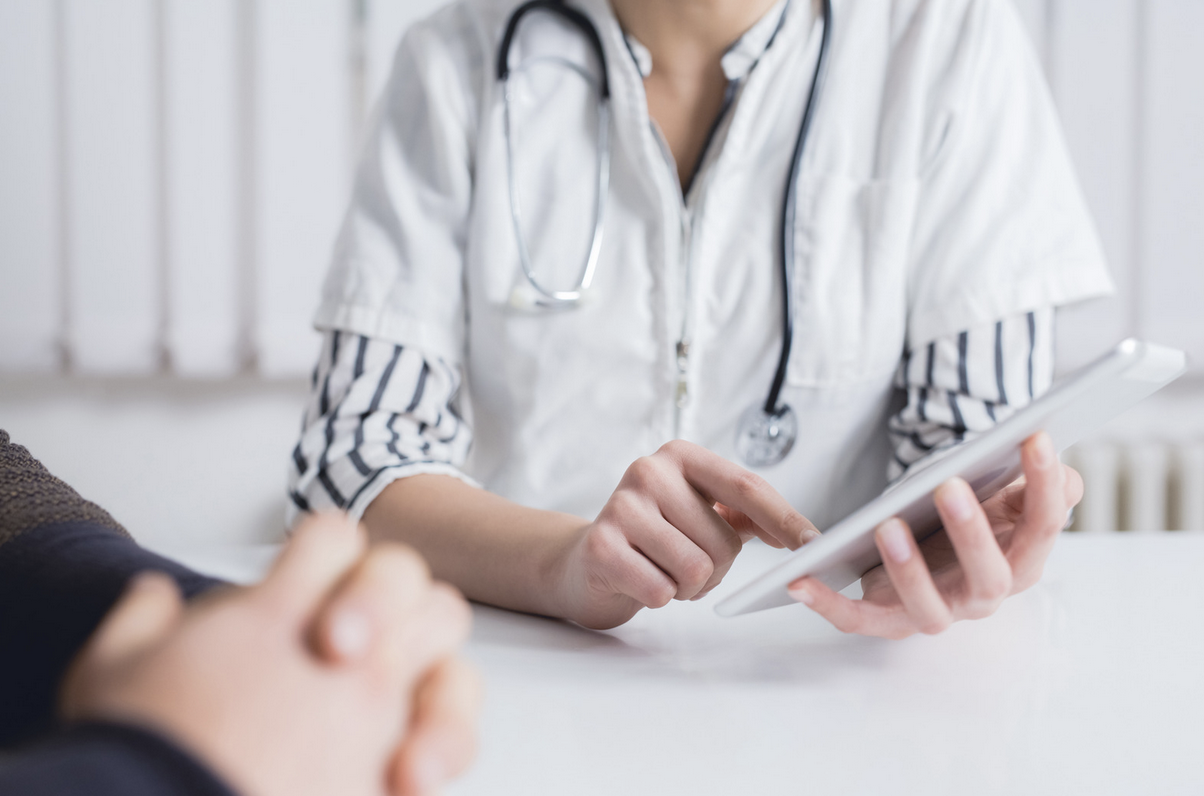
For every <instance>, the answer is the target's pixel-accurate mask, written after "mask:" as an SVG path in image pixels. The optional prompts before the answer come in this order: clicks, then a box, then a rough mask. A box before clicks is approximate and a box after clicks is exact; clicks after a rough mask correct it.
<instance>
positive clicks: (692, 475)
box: [661, 440, 819, 550]
mask: <svg viewBox="0 0 1204 796" xmlns="http://www.w3.org/2000/svg"><path fill="white" fill-rule="evenodd" d="M661 451H662V452H664V454H665V455H667V456H669V457H671V458H672V459H673V460H674V461H675V462H676V463H677V464H678V466H679V468H680V469H681V473H682V476H683V477H684V478H685V479H686V481H687V482H688V483H689V484H690V485H691V486H692V487H694V488H695V489H696V490H698V491H699V492H700V493H702V495H703V497H705V498H706V499H707V500H708V501H709V502H711V503H722V504H724V505H725V506H728V507H730V508H733V509H736V510H737V511H740V512H743V513H744V514H745V515H746V516H747V517H748V518H749V519H750V520H752V521H753V523H754V524H755V525H756V527H757V529H758V531H757V535H758V536H761V537H762V538H765V537H766V536H768V537H769V538H767V539H766V541H769V542H770V543H773V542H777V543H780V544H782V545H785V546H786V547H788V548H790V549H791V550H795V549H797V548H799V547H802V545H803V544H804V543H806V542H809V541H811V540H812V539H814V538H815V537H816V536H818V535H819V531H818V530H817V529H816V527H815V526H814V525H813V524H812V523H811V521H810V520H808V519H807V518H806V517H804V516H803V515H802V514H799V513H798V512H797V511H795V510H794V507H793V506H791V505H790V504H789V503H788V502H787V501H786V498H784V497H782V496H781V495H780V494H778V491H777V490H776V489H774V488H773V487H772V486H770V484H769V482H768V481H766V480H765V479H764V478H762V477H761V476H759V475H757V474H756V473H752V472H749V471H748V470H745V469H744V468H743V467H740V466H739V465H737V464H733V463H732V462H729V461H728V460H727V459H724V458H723V457H722V456H720V455H718V454H716V453H712V452H711V451H709V450H707V449H706V448H703V447H701V446H699V445H694V444H693V443H689V442H683V441H681V440H676V441H674V442H670V443H668V444H667V445H665V446H664V447H663V448H661Z"/></svg>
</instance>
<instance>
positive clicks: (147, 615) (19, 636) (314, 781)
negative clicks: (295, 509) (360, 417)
mask: <svg viewBox="0 0 1204 796" xmlns="http://www.w3.org/2000/svg"><path fill="white" fill-rule="evenodd" d="M135 573H141V574H135ZM215 586H219V584H218V583H217V582H216V581H212V580H210V579H206V578H203V577H201V576H198V575H196V574H195V573H192V572H189V571H188V570H186V569H184V568H182V567H180V566H179V565H176V564H174V563H172V562H169V561H166V560H164V559H162V558H159V557H157V556H154V555H153V554H150V553H148V552H147V551H145V550H142V549H141V548H139V547H138V546H137V545H136V544H134V542H133V541H132V540H131V539H130V538H129V537H128V535H127V534H125V533H124V531H123V530H121V528H120V526H118V525H117V523H116V522H114V521H113V519H112V518H111V517H110V516H109V515H108V514H107V513H105V512H104V511H103V510H101V509H99V508H98V507H96V506H95V505H93V504H91V503H88V502H87V501H85V500H83V499H82V498H80V497H79V495H78V494H76V493H75V492H74V491H73V490H71V488H70V487H68V486H67V485H66V484H64V483H63V482H62V481H59V480H58V479H55V478H54V477H53V476H51V475H50V474H49V473H48V472H47V471H46V470H45V468H43V467H42V466H41V465H40V464H39V463H38V462H37V461H35V460H34V459H33V458H32V457H31V456H30V455H29V454H28V453H27V452H26V451H25V449H24V448H21V447H19V446H16V445H12V444H10V443H9V439H8V435H7V434H5V433H4V432H2V431H0V646H2V648H3V655H0V749H3V751H2V752H0V795H2V796H10V794H22V795H23V796H39V795H40V794H76V793H79V794H84V793H87V794H93V795H96V796H107V794H130V795H131V796H144V795H145V796H152V795H153V796H159V795H160V794H162V795H163V796H167V795H168V794H171V795H173V796H174V794H206V795H208V794H214V796H217V795H218V794H220V795H221V796H230V795H231V794H235V793H237V794H243V795H244V796H274V795H275V794H281V796H283V795H284V794H290V796H293V795H300V796H304V795H305V794H349V795H351V796H355V795H358V794H395V795H396V796H401V795H402V794H421V793H432V792H435V791H437V790H438V789H439V788H440V787H441V786H442V785H443V784H444V783H445V782H446V780H447V779H448V778H450V777H451V776H454V775H455V774H458V773H459V772H460V771H461V770H462V769H463V768H464V767H466V765H467V763H468V761H469V758H470V757H471V753H472V748H473V745H474V738H473V727H474V723H475V714H476V703H477V691H478V688H477V684H476V677H475V674H474V673H473V672H472V670H471V669H469V668H468V667H467V665H466V664H464V663H463V662H462V661H461V660H460V659H459V658H457V657H456V650H457V649H458V647H459V646H460V644H461V643H462V642H463V640H464V638H465V636H466V634H467V629H468V620H469V613H468V610H467V606H466V604H465V603H464V601H463V599H462V598H460V597H459V595H458V594H456V593H455V592H454V591H453V590H452V589H451V588H450V587H448V586H446V585H444V584H440V583H436V582H432V581H431V579H430V576H429V574H428V571H427V569H426V566H425V564H424V563H423V562H422V560H421V559H420V558H419V557H418V556H417V555H415V554H414V553H413V552H411V551H409V550H408V549H406V548H402V547H400V546H392V547H380V548H374V549H373V550H372V551H370V552H369V551H367V550H366V547H365V542H364V537H363V534H362V533H361V532H360V531H359V530H358V529H357V528H355V527H354V526H353V525H351V524H349V523H348V522H347V521H346V520H343V519H340V518H335V517H319V518H315V519H313V520H312V521H309V522H307V523H306V524H305V525H304V526H302V527H301V528H300V529H299V530H298V532H297V534H296V535H295V536H294V538H293V540H292V541H291V542H290V544H289V545H288V547H287V548H286V549H285V551H284V553H283V554H282V555H281V557H280V559H279V560H278V561H277V562H276V564H275V566H274V567H273V569H272V571H271V573H270V574H269V575H268V576H267V578H266V579H265V581H264V582H263V583H262V584H260V585H257V586H254V587H251V588H246V589H235V588H228V587H223V588H214V587H215ZM182 593H183V595H185V596H189V597H196V599H193V600H192V601H191V602H188V603H185V602H184V601H183V599H182ZM198 595H200V596H198ZM114 603H116V604H115V605H114ZM110 606H112V607H111V610H110ZM89 637H90V638H89ZM16 744H22V745H24V748H23V749H22V750H20V751H17V752H15V753H12V754H10V750H11V748H12V747H13V746H14V745H16Z"/></svg>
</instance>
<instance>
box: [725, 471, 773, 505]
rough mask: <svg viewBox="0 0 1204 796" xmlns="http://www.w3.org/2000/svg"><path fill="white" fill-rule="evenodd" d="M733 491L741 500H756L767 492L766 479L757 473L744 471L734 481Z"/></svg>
mask: <svg viewBox="0 0 1204 796" xmlns="http://www.w3.org/2000/svg"><path fill="white" fill-rule="evenodd" d="M732 489H733V490H734V491H735V492H736V494H737V495H739V496H740V497H741V498H745V499H747V498H754V497H757V496H758V495H760V494H761V493H762V492H763V491H764V490H765V479H764V478H762V477H761V476H759V475H757V474H756V473H750V472H749V471H747V470H743V471H741V472H740V473H738V474H737V475H736V477H735V479H734V480H733V481H732Z"/></svg>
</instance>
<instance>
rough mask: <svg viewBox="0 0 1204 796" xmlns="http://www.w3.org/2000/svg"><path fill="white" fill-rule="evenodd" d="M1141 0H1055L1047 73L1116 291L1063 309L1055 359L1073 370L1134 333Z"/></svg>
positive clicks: (1063, 366)
mask: <svg viewBox="0 0 1204 796" xmlns="http://www.w3.org/2000/svg"><path fill="white" fill-rule="evenodd" d="M1139 2H1140V0H1057V2H1055V3H1054V4H1053V5H1052V7H1051V8H1052V14H1051V17H1050V21H1051V25H1050V37H1051V39H1050V70H1049V72H1050V80H1051V86H1052V88H1053V92H1054V97H1055V99H1056V102H1057V105H1058V111H1059V114H1060V116H1061V118H1062V125H1063V128H1064V129H1065V131H1066V140H1067V144H1068V146H1069V148H1070V152H1071V156H1072V157H1073V159H1074V163H1075V167H1076V170H1077V172H1078V175H1079V180H1080V182H1081V184H1082V186H1083V191H1084V193H1085V195H1086V198H1087V202H1088V205H1089V206H1090V208H1091V212H1092V215H1093V217H1094V219H1095V222H1096V228H1097V229H1098V230H1099V233H1100V237H1101V239H1102V242H1103V245H1104V252H1105V254H1106V255H1107V258H1108V262H1109V265H1110V267H1111V269H1112V274H1113V276H1114V278H1115V280H1116V283H1117V287H1118V291H1117V294H1116V295H1115V296H1113V297H1110V298H1106V299H1098V300H1095V301H1091V302H1087V303H1085V304H1082V305H1079V306H1074V307H1069V308H1065V309H1063V310H1060V311H1059V318H1058V320H1059V323H1058V365H1059V367H1060V368H1061V369H1062V370H1073V369H1075V368H1077V367H1080V366H1082V365H1085V364H1086V363H1088V362H1090V361H1091V360H1093V359H1094V358H1095V357H1096V356H1097V355H1099V354H1100V353H1101V352H1102V351H1104V350H1105V349H1106V348H1108V347H1109V346H1110V345H1112V344H1113V343H1115V342H1116V341H1117V340H1121V339H1123V338H1124V337H1126V336H1129V335H1131V334H1132V333H1133V323H1132V319H1133V301H1134V297H1133V294H1132V288H1131V285H1132V284H1133V281H1134V278H1135V271H1134V263H1133V255H1134V252H1135V237H1134V236H1135V221H1136V205H1135V202H1134V197H1135V195H1136V188H1137V137H1136V130H1137V119H1136V113H1137V80H1136V75H1137V74H1138V56H1139V48H1138V44H1137V33H1136V32H1137V31H1138V30H1139V26H1138V14H1139V9H1138V3H1139Z"/></svg>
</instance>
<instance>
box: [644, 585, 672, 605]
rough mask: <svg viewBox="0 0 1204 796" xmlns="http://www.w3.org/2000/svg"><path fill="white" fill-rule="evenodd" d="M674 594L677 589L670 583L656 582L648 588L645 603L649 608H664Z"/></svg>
mask: <svg viewBox="0 0 1204 796" xmlns="http://www.w3.org/2000/svg"><path fill="white" fill-rule="evenodd" d="M676 596H677V589H676V588H674V586H673V584H672V583H668V582H660V583H656V584H654V585H653V586H652V588H650V589H649V590H648V603H647V605H648V607H649V608H664V607H665V606H666V605H668V604H669V602H670V601H671V600H672V599H673V598H674V597H676Z"/></svg>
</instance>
